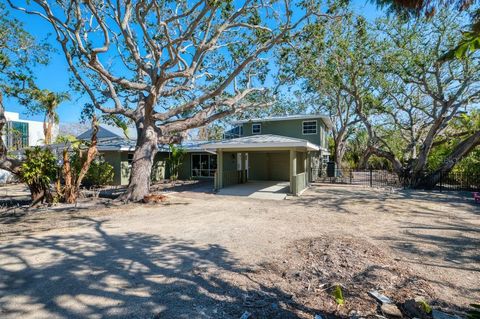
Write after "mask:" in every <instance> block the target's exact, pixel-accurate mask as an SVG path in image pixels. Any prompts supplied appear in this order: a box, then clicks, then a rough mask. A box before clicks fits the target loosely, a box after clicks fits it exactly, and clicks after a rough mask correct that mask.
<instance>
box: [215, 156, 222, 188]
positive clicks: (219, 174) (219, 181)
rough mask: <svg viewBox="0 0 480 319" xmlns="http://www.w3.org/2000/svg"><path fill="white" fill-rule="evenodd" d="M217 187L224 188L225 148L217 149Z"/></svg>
mask: <svg viewBox="0 0 480 319" xmlns="http://www.w3.org/2000/svg"><path fill="white" fill-rule="evenodd" d="M216 187H217V189H220V188H223V150H217V185H216Z"/></svg>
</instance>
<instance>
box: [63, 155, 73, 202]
mask: <svg viewBox="0 0 480 319" xmlns="http://www.w3.org/2000/svg"><path fill="white" fill-rule="evenodd" d="M63 179H64V181H65V186H64V187H63V191H62V197H63V201H64V202H65V203H69V204H71V203H75V200H76V197H75V192H74V189H73V183H72V181H73V177H72V167H71V165H70V155H69V154H68V149H64V150H63Z"/></svg>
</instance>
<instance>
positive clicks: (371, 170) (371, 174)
mask: <svg viewBox="0 0 480 319" xmlns="http://www.w3.org/2000/svg"><path fill="white" fill-rule="evenodd" d="M370 187H373V169H372V168H370Z"/></svg>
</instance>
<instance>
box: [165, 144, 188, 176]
mask: <svg viewBox="0 0 480 319" xmlns="http://www.w3.org/2000/svg"><path fill="white" fill-rule="evenodd" d="M168 147H169V149H170V154H169V156H168V158H167V164H168V165H169V167H170V179H171V180H173V181H175V180H177V179H178V171H179V169H180V166H181V165H182V162H183V159H184V157H185V154H186V153H185V150H184V149H183V148H181V147H178V146H175V145H174V144H170V145H169V146H168Z"/></svg>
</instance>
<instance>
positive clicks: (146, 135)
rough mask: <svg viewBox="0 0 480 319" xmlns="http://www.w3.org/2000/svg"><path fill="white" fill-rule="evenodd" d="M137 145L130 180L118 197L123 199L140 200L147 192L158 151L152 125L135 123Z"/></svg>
mask: <svg viewBox="0 0 480 319" xmlns="http://www.w3.org/2000/svg"><path fill="white" fill-rule="evenodd" d="M137 132H138V134H137V135H138V137H137V145H136V148H135V153H134V154H133V162H132V167H131V170H130V182H129V184H128V188H127V191H126V192H125V193H124V194H123V195H122V196H121V197H120V199H121V200H125V201H135V202H137V201H140V200H143V197H145V196H146V195H148V194H149V191H150V176H151V174H152V167H153V161H154V158H155V155H156V154H157V152H158V134H157V132H156V131H155V128H154V127H153V124H152V125H150V126H145V128H142V127H141V125H140V126H139V125H137Z"/></svg>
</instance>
